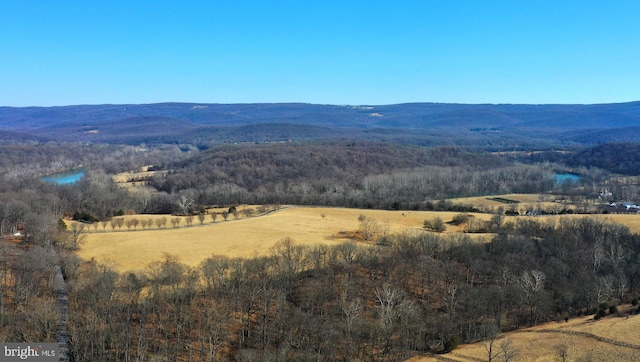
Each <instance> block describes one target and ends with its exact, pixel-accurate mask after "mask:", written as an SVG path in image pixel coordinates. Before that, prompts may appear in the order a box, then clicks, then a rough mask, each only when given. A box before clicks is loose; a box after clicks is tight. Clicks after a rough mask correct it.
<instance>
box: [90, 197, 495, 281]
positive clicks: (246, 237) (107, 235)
mask: <svg viewBox="0 0 640 362" xmlns="http://www.w3.org/2000/svg"><path fill="white" fill-rule="evenodd" d="M241 209H242V208H240V210H241ZM217 211H221V210H217ZM361 214H362V215H365V216H367V217H371V218H374V219H375V220H377V222H378V224H379V225H380V226H381V229H384V228H386V229H388V232H389V233H390V234H397V233H403V232H425V231H423V229H422V226H423V223H424V220H425V219H429V218H433V217H435V216H438V217H440V218H442V220H443V221H445V222H447V221H450V220H451V219H452V218H453V217H454V216H455V215H457V213H454V212H416V211H413V212H412V211H381V210H356V209H344V208H323V207H290V208H285V209H282V210H280V211H277V212H275V213H271V214H268V215H266V216H256V217H250V218H244V217H243V216H240V217H239V219H238V220H235V219H234V217H233V216H230V217H229V221H224V219H223V218H222V216H221V215H218V217H217V221H216V223H213V222H212V220H211V218H210V216H209V215H207V218H206V220H205V224H204V225H200V222H199V220H198V219H197V217H196V218H194V220H193V226H192V227H186V220H185V217H181V219H182V221H181V222H180V227H178V228H173V227H172V225H171V221H170V220H171V218H173V217H175V216H170V215H165V216H164V217H166V218H167V219H168V220H169V221H168V222H167V225H166V228H164V229H157V227H156V226H155V224H154V226H153V228H151V229H144V230H143V229H142V227H141V226H140V225H138V227H137V230H136V231H134V230H133V229H131V231H127V228H126V226H124V227H123V228H122V229H121V231H118V229H117V228H116V231H115V232H114V231H112V229H111V226H109V225H107V227H106V232H103V231H102V230H103V229H102V226H101V225H100V226H98V232H95V231H94V229H93V228H92V227H89V228H88V229H87V230H88V234H87V235H86V240H85V243H84V244H83V245H82V247H81V249H80V250H79V251H78V255H79V256H80V257H81V258H83V259H90V258H96V260H98V261H100V262H105V263H107V264H109V265H111V266H112V267H114V268H115V269H117V270H119V271H125V270H133V269H142V268H144V267H145V266H146V265H147V264H148V263H150V262H152V261H156V260H159V259H160V258H161V257H162V255H163V253H170V254H174V255H177V256H178V257H179V258H180V260H181V261H182V262H184V263H186V264H189V265H197V264H199V263H200V262H201V261H202V260H204V259H205V258H208V257H210V256H211V255H213V254H219V255H227V256H230V257H251V256H254V255H266V254H268V253H269V252H270V248H271V247H272V246H273V245H274V244H275V243H277V242H278V241H280V240H282V239H284V238H285V237H290V238H291V239H293V241H294V242H295V243H297V244H304V245H314V244H321V243H323V244H336V243H340V242H343V241H346V240H348V238H347V236H348V234H349V232H353V231H355V230H357V229H358V227H359V222H358V216H359V215H361ZM160 217H163V216H162V215H127V216H123V217H122V218H124V219H125V220H126V219H130V218H137V219H140V220H141V219H154V220H155V219H157V218H160ZM475 217H478V218H481V219H483V220H487V219H489V218H490V215H488V214H476V216H475ZM462 228H463V226H452V225H447V230H446V232H449V233H451V232H460V231H461V230H462ZM345 232H346V233H345ZM480 236H481V235H474V237H480Z"/></svg>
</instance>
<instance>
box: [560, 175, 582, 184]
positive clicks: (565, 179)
mask: <svg viewBox="0 0 640 362" xmlns="http://www.w3.org/2000/svg"><path fill="white" fill-rule="evenodd" d="M553 179H554V180H555V181H556V183H559V184H562V183H565V182H578V181H580V180H581V179H582V176H580V175H576V174H575V173H556V174H554V175H553Z"/></svg>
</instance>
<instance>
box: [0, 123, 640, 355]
mask: <svg viewBox="0 0 640 362" xmlns="http://www.w3.org/2000/svg"><path fill="white" fill-rule="evenodd" d="M164 121H166V122H170V121H171V120H166V119H165V120H164ZM116 124H117V123H116ZM131 127H133V128H136V127H138V126H137V125H133V126H131ZM247 127H249V126H247ZM262 127H266V126H262ZM116 128H117V127H116ZM247 129H248V128H247ZM473 132H475V131H473ZM481 132H485V131H481ZM636 148H637V147H636V145H634V144H628V145H604V146H601V147H599V148H598V147H595V148H589V149H587V148H575V149H570V148H565V149H563V150H561V152H557V150H553V152H548V153H541V152H489V151H483V150H481V149H479V148H477V147H473V148H465V147H460V146H439V147H419V146H416V145H407V144H397V143H390V142H373V141H362V140H348V141H314V142H296V141H287V142H278V143H264V144H255V143H244V144H224V145H213V144H210V145H208V146H207V147H202V148H200V147H198V146H197V145H196V144H192V143H180V144H163V145H159V146H151V145H144V146H141V145H138V146H131V145H129V146H122V145H114V144H100V143H83V142H70V143H56V142H36V141H30V142H22V143H21V142H17V141H15V140H10V141H6V140H5V141H2V144H0V156H1V157H0V238H1V239H2V243H1V247H0V265H1V266H2V268H0V273H1V274H0V275H3V276H4V277H3V278H2V280H3V283H1V284H0V298H2V303H0V339H2V340H5V341H9V340H10V341H39V342H48V341H53V340H55V339H56V335H57V334H59V333H60V331H59V330H58V325H59V324H60V316H61V315H62V314H61V313H60V309H59V308H60V302H59V301H58V298H59V295H60V291H59V289H58V288H57V287H56V285H55V283H54V282H53V280H54V279H55V275H56V270H57V266H60V267H61V272H62V273H63V275H64V278H65V285H66V288H67V289H68V296H69V311H70V313H69V320H68V331H67V332H68V335H69V338H70V339H69V343H68V347H69V350H70V352H71V356H72V359H73V360H74V361H96V360H114V361H117V360H132V359H136V358H140V359H148V360H151V359H156V360H171V361H174V360H189V359H191V360H211V359H216V358H217V359H220V360H230V361H231V360H241V361H254V360H270V359H273V360H275V359H279V360H310V359H314V360H326V361H333V360H358V359H359V360H399V359H403V358H407V357H410V356H413V355H416V354H420V353H426V352H429V353H442V352H446V351H448V350H451V349H452V348H455V346H456V345H457V344H458V343H462V342H467V341H477V340H480V339H483V338H487V337H488V336H490V335H491V334H492V333H498V332H500V331H506V330H513V329H517V328H520V327H523V326H529V325H534V324H538V323H542V322H544V321H550V320H556V319H563V318H571V317H573V316H575V315H583V314H585V313H596V312H598V313H600V314H601V315H603V314H606V313H608V312H609V310H608V309H607V310H605V309H606V308H605V307H608V306H610V305H611V306H615V305H617V304H618V303H621V302H632V301H633V300H636V301H637V298H638V297H639V296H640V287H639V285H638V282H637V281H638V280H639V279H638V277H640V275H638V271H639V270H640V264H639V263H640V237H639V236H638V235H637V234H634V233H631V232H630V231H629V229H628V228H626V227H624V226H621V225H617V224H612V223H609V222H607V221H604V220H603V219H600V218H597V217H596V216H589V215H584V217H582V216H583V215H580V216H581V218H566V219H562V220H561V221H559V222H558V223H557V224H554V223H551V222H547V221H546V219H544V218H542V217H537V216H530V217H526V216H515V215H516V214H515V212H514V210H510V208H509V205H508V204H506V203H508V202H511V201H510V200H506V199H500V198H499V197H498V198H497V199H499V200H502V201H504V202H506V203H505V207H504V208H486V209H479V208H475V207H473V205H468V206H467V205H453V204H452V203H451V202H449V201H446V199H448V198H451V197H455V196H475V195H496V194H502V193H518V192H522V193H524V192H527V193H533V194H538V195H539V196H540V199H541V200H542V199H545V198H547V197H549V196H550V193H555V195H554V196H557V197H558V198H559V199H561V200H563V201H564V204H562V206H566V207H568V208H570V209H571V210H572V211H573V210H576V212H587V211H588V210H596V211H595V212H600V210H599V209H598V208H597V206H594V202H604V200H601V199H599V197H600V195H601V194H603V195H604V194H605V193H604V191H605V190H610V191H612V192H613V194H612V195H609V196H608V197H611V198H620V197H625V199H624V201H630V202H638V201H640V200H638V201H637V200H636V199H637V195H639V194H640V192H639V191H640V188H639V187H638V185H635V184H633V182H631V180H630V178H628V177H627V179H625V180H626V181H628V182H627V183H622V182H620V179H619V178H617V179H616V178H614V176H615V175H612V174H610V173H609V171H606V170H603V169H599V168H597V167H594V165H595V164H596V163H597V162H596V161H595V160H596V159H601V160H602V161H604V160H606V162H602V163H600V164H599V165H602V167H608V168H610V167H609V165H616V164H618V165H625V166H624V167H623V168H630V167H633V165H634V164H633V163H631V162H630V161H628V160H629V159H630V158H629V157H630V156H629V155H630V154H633V153H634V152H635V151H634V150H636ZM627 151H629V152H627ZM553 157H555V158H553ZM571 160H581V161H579V162H577V163H575V164H571V163H570V161H571ZM142 166H146V168H147V169H151V170H152V171H153V170H157V171H162V172H157V173H155V174H154V173H149V176H145V177H142V178H140V179H137V180H136V182H137V183H139V184H144V185H143V186H144V187H142V188H140V189H136V190H133V191H132V190H130V189H124V188H122V187H119V186H118V185H117V184H116V183H115V182H114V180H113V178H112V177H113V175H114V174H116V173H119V172H123V171H131V170H138V169H140V168H141V167H142ZM149 166H151V167H149ZM77 167H83V169H84V170H86V175H85V176H84V177H83V178H82V179H81V180H80V181H78V182H77V183H75V184H67V185H54V184H49V183H45V182H44V181H43V180H41V179H40V178H39V177H40V176H43V175H45V174H48V173H52V172H56V171H62V170H66V169H71V168H77ZM558 170H562V171H564V170H571V171H573V172H578V173H579V177H580V178H579V180H578V181H576V182H571V183H558V182H557V181H556V180H555V179H554V173H555V172H556V171H558ZM615 170H616V169H614V168H611V171H615ZM131 174H132V175H133V173H131ZM614 181H615V182H614ZM612 186H615V187H612ZM534 197H535V195H534ZM634 198H635V199H634ZM607 201H608V200H607ZM244 203H253V204H274V205H277V204H294V205H295V204H298V205H300V204H308V205H327V206H346V207H351V208H380V209H391V210H414V209H424V210H450V211H455V212H456V213H457V212H459V213H460V215H459V216H458V217H456V220H457V221H455V220H451V221H449V220H440V223H442V222H445V221H446V222H460V223H464V222H471V221H469V220H473V218H472V217H471V216H469V215H466V214H465V212H467V211H471V210H473V211H474V212H485V213H490V216H489V215H484V216H487V217H486V219H485V220H490V221H485V222H480V221H477V222H476V225H474V228H471V227H469V228H466V230H467V231H468V232H476V231H480V230H482V231H483V232H491V233H492V234H491V236H490V237H489V238H488V239H487V240H486V243H479V242H477V241H475V239H474V238H472V237H470V236H469V235H468V234H458V235H442V234H438V233H437V231H439V230H440V229H438V228H437V227H436V226H437V223H436V222H435V221H436V220H425V228H424V230H419V231H417V232H414V233H410V232H407V233H404V234H399V235H390V234H386V235H384V236H383V237H382V236H380V237H368V238H362V237H359V235H363V231H362V230H359V231H357V232H355V233H354V235H355V236H354V238H353V240H354V241H353V242H347V243H340V244H337V243H336V245H333V246H317V247H307V246H304V247H303V246H299V245H297V244H296V243H295V240H289V239H284V240H283V241H282V242H281V243H280V244H279V245H278V246H277V247H275V248H274V249H273V250H272V253H271V255H268V256H261V257H255V258H248V259H234V258H228V257H225V256H222V255H214V256H211V258H210V259H208V260H207V261H205V262H204V263H203V264H202V265H200V266H198V267H190V266H187V265H184V264H182V263H180V261H179V260H176V259H175V258H174V257H173V256H171V255H170V254H168V255H166V256H165V257H164V259H163V260H159V261H157V262H155V263H152V264H151V265H148V266H145V265H140V270H138V271H136V272H132V273H125V274H122V275H121V274H118V273H117V272H116V271H114V270H112V269H111V268H110V267H109V265H103V264H99V263H97V262H96V261H95V260H81V259H79V258H78V257H77V256H76V254H75V252H76V250H77V248H81V247H82V240H83V231H82V229H81V228H67V227H66V223H65V222H64V220H65V219H70V218H72V217H76V216H77V215H81V216H82V217H79V216H78V217H76V218H77V219H82V221H83V222H85V223H90V222H92V221H93V222H95V220H98V221H99V222H105V225H106V222H108V221H110V220H114V216H117V215H123V214H145V213H156V214H160V213H162V214H170V213H173V214H179V215H185V217H192V218H193V217H195V216H198V215H199V214H201V213H203V210H205V208H207V207H210V206H218V207H223V208H225V209H227V210H232V207H234V206H236V205H239V204H244ZM583 205H589V206H590V207H591V208H590V209H589V208H588V207H587V206H584V207H583ZM403 212H404V211H403ZM506 214H508V216H506ZM366 221H367V219H366V218H363V219H362V220H360V222H362V223H363V225H364V223H365V222H366ZM74 225H78V224H74ZM143 229H144V228H143ZM147 231H148V230H147ZM218 237H224V236H223V235H222V236H218ZM187 242H189V240H176V243H187ZM212 242H215V240H214V239H212ZM54 251H55V252H54ZM116 257H117V255H116ZM601 310H602V311H601ZM636 311H637V307H635V308H634V309H633V312H634V313H635V312H636Z"/></svg>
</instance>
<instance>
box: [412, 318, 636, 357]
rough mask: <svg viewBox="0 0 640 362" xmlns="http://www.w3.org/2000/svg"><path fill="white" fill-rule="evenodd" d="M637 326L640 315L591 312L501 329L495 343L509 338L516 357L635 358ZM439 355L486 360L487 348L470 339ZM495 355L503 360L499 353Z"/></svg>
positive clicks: (498, 343)
mask: <svg viewBox="0 0 640 362" xmlns="http://www.w3.org/2000/svg"><path fill="white" fill-rule="evenodd" d="M628 307H629V306H627V308H628ZM621 309H624V307H621ZM638 329H640V315H632V316H629V317H628V318H627V317H625V316H623V317H616V316H608V317H605V318H603V319H601V320H599V321H595V320H594V319H593V316H587V317H580V318H575V319H572V320H569V321H568V322H564V321H562V322H551V323H546V324H543V325H539V326H536V327H532V328H526V329H522V330H520V331H515V332H509V333H504V334H503V335H501V336H500V337H499V338H498V339H497V340H496V342H495V343H494V346H495V348H497V350H498V351H499V350H500V347H499V346H500V343H502V342H503V341H505V340H507V339H510V340H511V343H512V348H514V349H516V350H518V355H517V357H516V358H514V360H515V361H525V362H527V361H539V362H541V361H549V362H551V361H562V360H563V359H562V357H561V350H564V351H565V352H564V353H565V357H566V361H637V360H638V358H639V357H638V356H640V343H639V342H638V338H637V336H638V334H637V333H638V332H637V331H638ZM576 332H577V333H576ZM596 338H598V339H596ZM599 339H600V340H599ZM602 339H605V340H602ZM619 343H621V344H624V343H626V344H631V345H634V346H635V347H636V348H632V347H625V346H622V345H620V344H619ZM442 357H446V358H447V361H461V362H467V361H486V360H487V352H486V349H485V347H484V346H483V345H482V344H481V343H473V344H467V345H461V346H460V347H458V348H457V349H456V350H454V351H453V352H451V353H448V354H445V355H442ZM495 359H496V360H499V361H502V360H504V358H503V357H502V356H498V357H497V358H495ZM441 360H443V359H438V358H437V357H426V356H419V357H414V358H411V359H409V360H408V361H410V362H431V361H441Z"/></svg>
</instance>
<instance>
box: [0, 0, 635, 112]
mask: <svg viewBox="0 0 640 362" xmlns="http://www.w3.org/2000/svg"><path fill="white" fill-rule="evenodd" d="M636 100H640V1H638V0H630V1H616V0H608V1H600V0H589V1H578V0H575V1H563V0H552V1H546V0H530V1H518V0H505V1H492V0H468V1H456V0H437V1H436V0H414V1H409V0H407V1H403V0H393V1H375V0H368V1H351V0H340V1H333V0H315V1H314V0H292V1H281V0H263V1H243V0H225V1H216V0H209V1H188V0H182V1H179V0H176V1H162V0H153V1H142V0H140V1H136V0H127V1H120V0H104V1H102V0H98V1H86V0H83V1H73V0H61V1H54V0H42V1H31V0H0V106H32V105H34V106H54V105H72V104H104V103H156V102H198V103H254V102H306V103H320V104H371V105H379V104H392V103H404V102H447V103H529V104H532V103H533V104H537V103H609V102H627V101H636Z"/></svg>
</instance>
